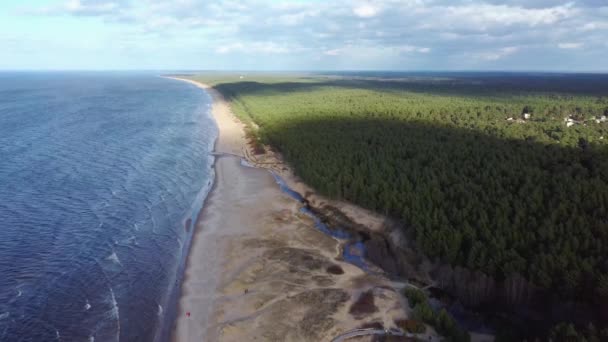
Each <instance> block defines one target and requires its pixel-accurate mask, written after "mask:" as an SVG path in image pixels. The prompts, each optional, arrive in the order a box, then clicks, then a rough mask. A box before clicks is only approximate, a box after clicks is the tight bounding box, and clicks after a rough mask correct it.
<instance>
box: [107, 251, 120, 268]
mask: <svg viewBox="0 0 608 342" xmlns="http://www.w3.org/2000/svg"><path fill="white" fill-rule="evenodd" d="M106 259H107V260H110V261H112V262H114V263H116V264H118V265H120V266H122V264H121V263H120V259H118V255H116V252H112V254H110V256H109V257H107V258H106Z"/></svg>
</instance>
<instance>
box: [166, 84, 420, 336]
mask: <svg viewBox="0 0 608 342" xmlns="http://www.w3.org/2000/svg"><path fill="white" fill-rule="evenodd" d="M183 81H186V82H190V83H194V84H196V85H197V86H199V87H201V88H203V89H205V91H207V92H209V93H210V94H211V95H212V96H213V100H214V101H213V108H212V112H213V116H214V118H215V120H216V122H217V125H218V128H219V137H218V140H217V142H216V146H215V150H216V153H218V154H219V153H226V154H231V155H234V156H231V155H222V156H219V157H218V158H217V159H216V164H215V168H216V179H215V186H214V189H213V190H212V192H211V193H210V195H209V198H208V199H207V201H206V204H205V207H204V209H203V211H202V213H201V215H200V217H199V220H198V222H197V224H196V232H195V235H194V238H193V239H194V240H193V242H192V247H191V250H190V254H189V256H188V261H187V266H186V270H185V275H184V281H183V283H182V289H181V298H180V300H179V307H178V311H177V317H176V322H175V327H174V332H173V338H172V340H173V341H197V342H198V341H251V340H258V341H330V340H332V339H333V338H334V337H336V336H338V335H340V334H342V333H344V332H347V331H350V330H352V329H356V328H359V327H362V326H371V324H374V326H376V327H379V326H382V327H384V328H390V327H394V326H395V323H394V322H395V320H398V319H404V318H406V317H407V311H408V309H407V304H406V303H404V300H403V298H402V297H401V296H400V295H399V294H398V291H396V290H395V287H396V286H397V285H396V284H394V283H392V282H391V281H389V280H388V279H386V278H385V277H382V276H378V275H370V274H368V273H366V272H364V271H363V270H361V269H360V268H358V267H356V266H354V265H352V264H350V263H347V262H345V261H344V260H342V257H341V256H342V248H343V246H342V244H341V242H340V241H339V240H337V239H335V238H332V237H330V236H328V235H326V234H324V233H322V232H320V231H319V230H317V229H316V228H315V227H314V222H313V220H312V219H311V218H309V217H308V216H306V215H304V214H302V213H301V212H300V208H301V207H302V205H301V203H300V202H298V201H296V200H294V199H292V198H291V197H289V196H288V195H287V194H285V193H283V192H282V191H281V190H280V188H279V187H278V186H277V184H276V182H275V180H274V178H273V176H272V175H271V173H270V172H269V171H268V170H267V169H265V168H252V167H247V166H243V165H242V163H241V158H239V157H237V156H244V157H248V158H246V159H248V160H249V161H250V162H251V163H252V164H257V165H258V166H261V164H264V165H266V167H267V168H275V169H277V170H278V171H282V175H283V176H286V177H289V174H286V172H288V171H289V170H288V169H287V168H284V167H280V166H278V162H276V160H275V159H274V157H273V156H272V155H267V156H265V157H264V156H262V157H259V156H258V157H255V158H254V157H252V156H251V153H250V152H249V150H248V148H247V142H246V139H245V136H244V130H243V125H242V124H241V123H240V122H239V121H238V120H237V119H236V118H235V117H234V116H233V115H232V114H231V112H230V108H229V106H228V104H227V103H226V102H225V101H224V100H223V99H222V97H221V95H220V94H218V93H217V92H216V91H215V90H213V89H210V88H209V87H207V86H205V85H202V84H198V83H196V82H193V81H190V80H183ZM260 158H265V159H262V160H261V159H260ZM269 160H275V162H269ZM289 182H290V184H289V185H290V186H293V187H295V188H296V189H297V190H298V191H300V190H305V189H304V188H300V189H298V184H297V183H296V182H295V181H294V180H293V179H289ZM303 186H304V185H303V184H302V185H300V187H303ZM353 212H355V211H353ZM373 221H374V220H373V216H372V219H371V221H370V224H371V225H372V227H373V224H379V223H374V222H373ZM359 340H361V339H360V338H359Z"/></svg>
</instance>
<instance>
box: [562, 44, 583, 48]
mask: <svg viewBox="0 0 608 342" xmlns="http://www.w3.org/2000/svg"><path fill="white" fill-rule="evenodd" d="M557 47H559V48H560V49H580V48H581V47H583V44H582V43H559V44H557Z"/></svg>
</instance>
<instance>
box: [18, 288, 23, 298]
mask: <svg viewBox="0 0 608 342" xmlns="http://www.w3.org/2000/svg"><path fill="white" fill-rule="evenodd" d="M22 294H23V292H21V290H17V298H19V297H21V295H22Z"/></svg>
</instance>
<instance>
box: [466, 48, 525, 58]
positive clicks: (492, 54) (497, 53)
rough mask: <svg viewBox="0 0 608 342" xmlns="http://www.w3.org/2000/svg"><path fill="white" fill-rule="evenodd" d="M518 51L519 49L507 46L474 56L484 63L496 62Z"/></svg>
mask: <svg viewBox="0 0 608 342" xmlns="http://www.w3.org/2000/svg"><path fill="white" fill-rule="evenodd" d="M517 51H519V47H516V46H508V47H504V48H501V49H498V50H494V51H488V52H481V53H477V54H475V55H474V56H475V57H476V58H478V59H482V60H485V61H497V60H499V59H502V58H504V57H507V56H509V55H512V54H514V53H516V52H517Z"/></svg>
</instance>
